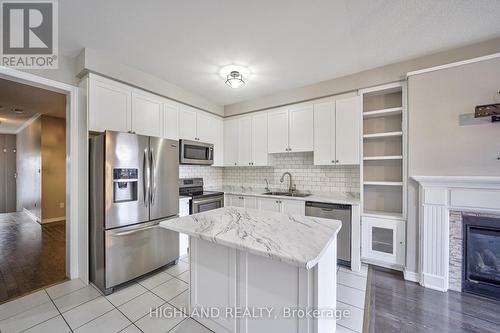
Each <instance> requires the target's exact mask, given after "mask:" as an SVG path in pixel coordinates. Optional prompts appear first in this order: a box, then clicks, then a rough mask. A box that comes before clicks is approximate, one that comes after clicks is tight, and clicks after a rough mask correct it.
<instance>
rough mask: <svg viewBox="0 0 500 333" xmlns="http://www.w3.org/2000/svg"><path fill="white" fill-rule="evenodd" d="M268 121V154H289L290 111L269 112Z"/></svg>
mask: <svg viewBox="0 0 500 333" xmlns="http://www.w3.org/2000/svg"><path fill="white" fill-rule="evenodd" d="M267 121H268V124H267V133H268V136H267V138H268V145H267V147H268V153H269V154H273V153H286V152H288V110H287V109H281V110H277V111H269V113H268V114H267Z"/></svg>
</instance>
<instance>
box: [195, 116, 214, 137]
mask: <svg viewBox="0 0 500 333" xmlns="http://www.w3.org/2000/svg"><path fill="white" fill-rule="evenodd" d="M214 126H215V118H214V116H212V115H211V114H209V113H207V112H203V111H197V112H196V140H198V141H201V142H207V143H211V144H214V143H215V142H214V140H215V135H214V131H215V127H214Z"/></svg>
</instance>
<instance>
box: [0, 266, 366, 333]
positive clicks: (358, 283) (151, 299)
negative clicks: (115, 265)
mask: <svg viewBox="0 0 500 333" xmlns="http://www.w3.org/2000/svg"><path fill="white" fill-rule="evenodd" d="M188 268H189V264H188V262H187V259H181V260H180V261H179V263H178V264H177V265H176V266H173V267H170V268H168V269H166V270H165V271H162V272H159V273H157V274H155V275H153V276H149V277H147V278H145V279H142V280H140V281H138V282H135V283H132V284H130V285H128V286H126V287H124V288H121V289H119V290H117V291H115V292H114V293H113V294H111V295H109V296H103V295H102V294H101V293H100V292H99V291H98V290H97V289H96V288H94V287H93V286H91V285H89V286H86V285H85V284H83V283H82V282H81V281H79V280H71V281H66V282H63V283H61V284H58V285H56V286H53V287H50V288H47V289H45V290H41V291H38V292H35V293H33V294H30V295H27V296H25V297H22V298H19V299H16V300H14V301H11V302H9V303H5V304H1V305H0V332H2V333H9V332H37V333H38V332H48V333H58V332H78V333H80V332H90V333H99V332H106V333H112V332H122V333H136V332H145V333H149V332H158V333H160V332H161V333H164V332H175V333H209V332H211V331H210V330H208V329H207V328H205V327H204V326H202V325H201V324H199V323H198V322H196V321H195V320H193V319H191V318H187V317H182V316H178V317H177V318H174V319H169V318H163V319H156V318H151V317H150V316H149V309H150V308H159V309H167V310H168V309H172V308H173V307H175V308H177V309H182V308H187V304H188V297H189V291H188V281H189V272H188ZM366 279H367V269H366V267H363V271H362V272H361V273H353V272H351V271H349V270H347V269H344V268H340V269H339V270H338V284H337V299H338V303H337V308H339V309H349V310H350V311H351V315H350V317H348V318H343V319H342V320H340V321H338V323H337V332H351V333H352V332H361V331H362V329H363V315H364V304H365V291H366Z"/></svg>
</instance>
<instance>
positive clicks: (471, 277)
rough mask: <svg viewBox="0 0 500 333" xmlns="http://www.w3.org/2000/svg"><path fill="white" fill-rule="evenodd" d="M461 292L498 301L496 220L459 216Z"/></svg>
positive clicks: (499, 232) (499, 234) (499, 222)
mask: <svg viewBox="0 0 500 333" xmlns="http://www.w3.org/2000/svg"><path fill="white" fill-rule="evenodd" d="M462 225H463V243H462V244H463V245H462V247H463V256H462V258H463V263H462V291H464V292H468V293H472V294H478V295H481V296H485V297H489V298H493V299H497V300H499V299H500V218H493V217H486V216H475V215H463V222H462Z"/></svg>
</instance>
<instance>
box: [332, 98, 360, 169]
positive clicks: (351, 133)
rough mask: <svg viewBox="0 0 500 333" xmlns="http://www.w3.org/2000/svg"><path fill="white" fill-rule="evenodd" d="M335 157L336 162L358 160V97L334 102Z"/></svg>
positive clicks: (354, 162)
mask: <svg viewBox="0 0 500 333" xmlns="http://www.w3.org/2000/svg"><path fill="white" fill-rule="evenodd" d="M335 114H336V116H335V119H336V126H335V128H336V129H335V132H336V134H335V159H336V160H337V161H338V162H337V164H349V165H352V164H359V160H360V156H359V154H360V147H359V146H360V141H361V133H360V122H361V103H360V97H358V96H355V97H351V98H346V99H339V100H337V101H336V102H335Z"/></svg>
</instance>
